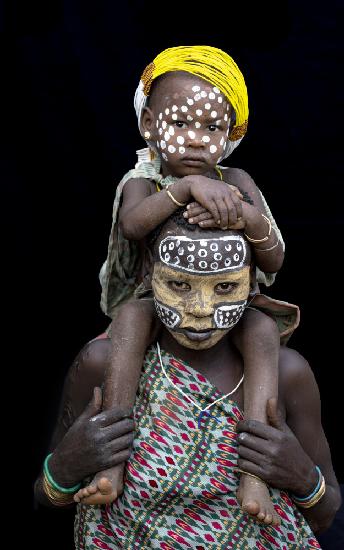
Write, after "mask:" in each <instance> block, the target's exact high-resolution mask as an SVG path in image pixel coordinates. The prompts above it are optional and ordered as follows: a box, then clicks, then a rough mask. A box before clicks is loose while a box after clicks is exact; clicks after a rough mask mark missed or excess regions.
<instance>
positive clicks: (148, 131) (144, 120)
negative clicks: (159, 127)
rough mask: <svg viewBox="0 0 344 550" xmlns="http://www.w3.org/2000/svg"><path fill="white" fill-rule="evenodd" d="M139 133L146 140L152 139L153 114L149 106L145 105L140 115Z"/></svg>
mask: <svg viewBox="0 0 344 550" xmlns="http://www.w3.org/2000/svg"><path fill="white" fill-rule="evenodd" d="M140 129H141V135H142V136H143V137H144V139H145V140H146V141H148V140H150V139H154V137H152V135H153V132H154V130H155V128H154V115H153V111H152V110H151V109H150V108H149V107H145V108H144V109H143V112H142V117H141V128H140Z"/></svg>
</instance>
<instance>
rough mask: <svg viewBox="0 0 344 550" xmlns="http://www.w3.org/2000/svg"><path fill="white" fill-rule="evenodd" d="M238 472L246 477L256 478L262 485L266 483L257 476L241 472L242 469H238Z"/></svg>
mask: <svg viewBox="0 0 344 550" xmlns="http://www.w3.org/2000/svg"><path fill="white" fill-rule="evenodd" d="M236 471H237V472H240V473H241V474H245V475H246V476H250V477H254V478H255V479H258V480H259V481H260V482H261V483H265V481H263V480H262V479H261V478H260V477H258V476H255V475H254V474H250V473H249V472H245V470H240V468H237V469H236Z"/></svg>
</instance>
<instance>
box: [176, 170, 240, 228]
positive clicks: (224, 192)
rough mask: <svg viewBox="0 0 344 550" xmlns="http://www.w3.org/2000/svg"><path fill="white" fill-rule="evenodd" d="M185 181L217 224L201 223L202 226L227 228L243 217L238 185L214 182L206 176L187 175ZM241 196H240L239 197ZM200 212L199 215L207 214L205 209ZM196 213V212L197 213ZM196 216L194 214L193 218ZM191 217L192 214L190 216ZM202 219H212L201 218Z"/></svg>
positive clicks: (198, 201) (192, 193) (197, 200)
mask: <svg viewBox="0 0 344 550" xmlns="http://www.w3.org/2000/svg"><path fill="white" fill-rule="evenodd" d="M184 182H185V183H186V184H188V186H189V191H190V194H191V196H192V197H193V198H194V199H195V201H196V202H197V203H199V205H200V206H201V207H203V209H204V210H207V212H208V213H210V214H211V216H212V219H213V221H215V225H203V224H202V225H201V227H220V228H221V229H225V228H228V227H231V226H233V225H235V224H236V223H237V222H238V221H240V219H241V218H242V202H241V200H240V198H241V196H240V195H239V191H238V189H237V188H236V187H234V186H231V185H228V184H227V183H224V182H222V181H217V182H214V180H211V179H209V178H206V177H205V176H186V177H185V178H184ZM239 196H240V198H239ZM196 212H199V213H198V214H197V216H206V212H205V211H199V210H198V211H197V210H196ZM195 215H196V214H195ZM193 218H194V216H192V219H193ZM189 219H190V216H189ZM201 221H203V222H205V221H208V222H209V221H210V220H209V218H208V220H206V219H205V218H204V217H203V219H199V222H193V223H200V222H201Z"/></svg>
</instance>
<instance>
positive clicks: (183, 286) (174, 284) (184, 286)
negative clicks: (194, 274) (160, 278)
mask: <svg viewBox="0 0 344 550" xmlns="http://www.w3.org/2000/svg"><path fill="white" fill-rule="evenodd" d="M170 287H171V288H172V289H173V290H184V291H185V290H190V285H189V284H188V283H184V282H182V281H170Z"/></svg>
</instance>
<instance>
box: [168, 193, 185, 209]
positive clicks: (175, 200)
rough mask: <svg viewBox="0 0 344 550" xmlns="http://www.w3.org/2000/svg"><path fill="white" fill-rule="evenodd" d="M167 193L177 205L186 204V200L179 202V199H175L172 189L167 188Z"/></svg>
mask: <svg viewBox="0 0 344 550" xmlns="http://www.w3.org/2000/svg"><path fill="white" fill-rule="evenodd" d="M166 193H167V194H168V196H169V197H170V199H171V201H172V202H174V204H176V205H177V206H180V207H181V206H186V202H178V201H177V199H175V198H174V196H173V195H172V193H171V191H169V190H168V189H166Z"/></svg>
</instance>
